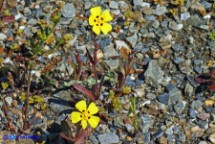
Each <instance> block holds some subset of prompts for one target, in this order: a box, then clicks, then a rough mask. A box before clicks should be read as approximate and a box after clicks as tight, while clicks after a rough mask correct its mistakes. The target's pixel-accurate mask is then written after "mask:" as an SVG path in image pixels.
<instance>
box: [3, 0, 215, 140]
mask: <svg viewBox="0 0 215 144" xmlns="http://www.w3.org/2000/svg"><path fill="white" fill-rule="evenodd" d="M95 6H101V7H102V9H103V10H105V9H107V10H109V11H110V13H111V15H112V16H113V20H112V21H111V22H110V24H111V25H112V27H113V29H112V31H111V32H110V33H108V34H107V35H103V34H101V35H99V36H96V38H95V41H96V42H97V44H98V45H99V48H100V54H101V57H102V58H101V60H100V63H101V64H103V65H105V67H107V68H105V70H106V72H107V73H108V74H114V76H116V75H117V74H119V73H118V72H119V69H120V67H122V63H121V61H120V59H122V57H121V54H122V53H121V52H120V50H121V49H129V50H134V51H135V53H134V62H133V64H132V67H133V71H134V72H133V73H131V74H129V76H128V77H127V79H126V81H125V85H126V86H128V87H129V88H131V92H128V93H124V94H123V95H121V96H119V97H118V101H120V102H119V103H116V104H115V105H114V104H113V99H111V98H110V99H109V100H108V95H110V91H109V90H110V87H111V86H113V85H114V82H115V81H116V78H112V77H111V76H110V77H108V78H109V79H111V80H110V82H109V83H110V84H107V85H104V86H103V87H102V91H101V95H100V97H99V100H97V102H96V104H98V106H99V107H100V108H101V110H100V111H102V112H100V113H99V116H100V117H101V122H100V124H99V126H98V127H97V128H96V129H94V130H93V131H92V132H91V133H90V134H88V135H89V136H88V137H87V138H86V139H85V142H86V143H91V144H98V143H101V144H111V143H117V144H118V143H123V144H131V143H138V144H154V143H158V144H215V95H214V88H213V86H214V85H213V75H212V70H213V67H214V66H215V61H214V57H215V19H214V18H215V1H214V0H169V1H166V0H130V1H128V0H116V1H113V0H101V1H100V0H94V1H88V0H77V1H76V0H64V1H60V0H59V1H55V0H46V1H43V0H5V1H4V4H3V8H2V12H1V19H2V22H1V23H0V28H1V32H0V45H1V46H0V51H1V53H0V58H1V59H0V82H1V86H2V87H1V94H0V108H1V109H0V142H1V143H5V142H7V143H8V144H9V143H11V144H12V143H16V142H15V141H14V140H13V139H12V140H11V139H10V138H9V140H5V139H4V136H5V134H7V135H10V134H12V133H13V134H16V135H18V134H21V133H24V134H36V133H37V134H38V133H39V135H40V136H41V137H40V138H39V139H36V140H35V139H33V140H34V142H42V141H44V142H46V143H48V144H66V143H72V142H69V140H66V139H65V138H63V137H62V135H61V134H62V133H66V132H68V131H69V132H70V136H71V137H74V136H75V134H76V132H77V125H74V124H72V123H71V121H70V120H68V117H70V114H71V112H72V111H73V110H75V106H74V105H75V103H76V102H78V100H81V99H86V100H87V101H88V102H89V97H87V96H86V95H83V94H82V93H80V92H79V91H76V90H75V89H74V88H71V85H72V84H74V83H79V84H81V85H84V86H85V87H87V88H91V87H92V85H93V84H92V83H94V79H93V78H92V77H91V76H89V78H87V79H86V80H85V81H81V80H80V81H76V80H74V77H73V74H74V73H75V71H74V68H73V67H72V66H71V64H70V60H71V59H72V60H74V57H75V52H78V53H79V54H80V59H81V61H83V62H86V63H87V61H88V57H87V51H86V48H87V49H88V50H89V52H90V53H91V54H93V49H94V45H93V40H94V37H93V34H92V27H91V26H90V25H89V23H88V18H89V16H90V8H92V7H95ZM57 10H59V12H60V17H61V19H60V22H59V23H58V24H57V25H56V27H55V31H54V35H55V36H56V37H57V39H60V38H62V37H64V36H65V34H71V35H72V38H71V39H70V40H69V41H68V42H67V43H66V44H65V45H64V46H59V48H58V50H57V51H54V52H53V53H51V54H48V55H46V56H40V57H37V60H36V61H37V63H38V64H37V63H36V65H35V66H34V68H33V69H32V72H31V73H32V79H31V86H30V93H31V94H32V95H40V96H41V97H42V98H43V99H44V103H42V104H41V103H39V102H38V103H37V104H35V103H33V104H31V105H29V106H28V110H27V114H28V115H27V121H28V122H29V123H30V122H31V120H32V119H33V122H32V123H31V126H30V127H29V129H25V130H24V131H25V132H23V131H22V130H21V129H22V126H23V120H22V118H23V117H22V116H21V115H22V113H21V111H22V109H23V104H24V102H23V101H21V100H20V95H21V93H22V92H23V91H27V83H22V81H21V80H22V79H26V80H27V76H26V71H27V68H26V67H25V66H26V65H25V64H26V63H22V62H23V61H22V59H21V58H20V59H17V55H18V54H20V53H21V54H22V55H25V56H28V49H30V48H27V50H26V49H24V50H23V51H22V50H21V47H22V45H23V44H24V43H25V42H26V41H27V42H28V41H30V40H29V39H31V38H32V37H34V35H35V34H36V33H37V32H38V31H39V30H38V27H37V25H36V24H37V23H40V24H41V25H42V24H43V22H42V21H41V19H42V20H43V21H44V22H45V23H48V24H49V23H50V18H51V17H52V13H53V12H54V11H57ZM21 31H22V32H21ZM19 32H20V33H22V34H20V33H19ZM15 44H17V45H15ZM14 47H15V49H16V47H19V50H13V48H14ZM50 48H51V44H46V45H45V49H50ZM25 50H26V51H25ZM5 51H7V54H4V52H5ZM11 51H12V52H11ZM58 56H59V57H58ZM56 57H57V58H56ZM55 58H56V59H57V60H56V59H55ZM58 58H59V59H58ZM55 60H56V61H55ZM19 62H20V63H19ZM50 63H51V64H52V65H54V66H53V68H52V67H51V68H50V75H45V74H44V73H41V70H42V69H43V70H44V67H46V68H47V69H48V66H49V64H50ZM52 65H50V66H52ZM83 69H84V68H83ZM85 69H88V68H87V67H86V68H85ZM89 71H90V70H89ZM23 75H24V76H23ZM10 76H11V77H12V79H13V80H11V78H10ZM195 78H199V79H195ZM210 78H211V79H212V81H209V82H202V81H201V82H200V81H198V80H210ZM42 80H43V81H42ZM20 81H21V82H20ZM4 82H5V83H9V87H7V88H5V89H4V88H3V87H4V86H3V84H2V83H4ZM110 85H111V86H110ZM131 99H133V100H134V99H135V100H136V103H135V106H136V110H135V112H132V113H131V114H130V116H128V114H129V111H130V109H131ZM111 101H112V102H111ZM44 104H46V109H45V110H44V109H43V108H42V106H43V105H44ZM35 111H36V112H37V113H36V114H37V116H36V118H35V119H34V118H33V116H32V115H35ZM65 120H66V121H67V123H66V124H65V123H64V122H65ZM65 125H66V126H65ZM68 125H69V127H68ZM68 129H70V130H68ZM33 140H32V139H26V140H23V139H19V140H18V141H19V142H20V143H28V144H29V143H34V142H33ZM76 143H78V142H76ZM79 143H80V142H79Z"/></svg>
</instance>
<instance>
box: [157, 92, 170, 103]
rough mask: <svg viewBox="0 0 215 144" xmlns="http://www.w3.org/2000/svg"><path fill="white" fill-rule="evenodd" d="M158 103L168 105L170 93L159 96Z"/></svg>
mask: <svg viewBox="0 0 215 144" xmlns="http://www.w3.org/2000/svg"><path fill="white" fill-rule="evenodd" d="M158 101H159V102H160V103H163V104H165V105H168V101H169V95H168V93H164V94H162V95H159V96H158Z"/></svg>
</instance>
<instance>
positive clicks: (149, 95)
mask: <svg viewBox="0 0 215 144" xmlns="http://www.w3.org/2000/svg"><path fill="white" fill-rule="evenodd" d="M146 98H148V99H155V98H156V95H155V94H153V93H147V94H146Z"/></svg>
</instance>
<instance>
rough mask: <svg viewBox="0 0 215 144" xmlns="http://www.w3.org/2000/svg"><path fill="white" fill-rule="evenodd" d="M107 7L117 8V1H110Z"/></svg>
mask: <svg viewBox="0 0 215 144" xmlns="http://www.w3.org/2000/svg"><path fill="white" fill-rule="evenodd" d="M109 7H110V8H112V9H118V8H119V4H118V3H117V2H115V1H110V3H109Z"/></svg>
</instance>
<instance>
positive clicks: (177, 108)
mask: <svg viewBox="0 0 215 144" xmlns="http://www.w3.org/2000/svg"><path fill="white" fill-rule="evenodd" d="M186 104H187V102H186V101H182V100H179V101H178V102H177V104H176V105H174V110H175V112H176V113H177V114H181V113H182V112H183V111H184V109H185V106H186Z"/></svg>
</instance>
